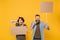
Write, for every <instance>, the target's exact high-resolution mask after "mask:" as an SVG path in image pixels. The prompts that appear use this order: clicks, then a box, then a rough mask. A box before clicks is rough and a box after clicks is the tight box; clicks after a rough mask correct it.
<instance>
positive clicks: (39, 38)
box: [31, 14, 49, 40]
mask: <svg viewBox="0 0 60 40" xmlns="http://www.w3.org/2000/svg"><path fill="white" fill-rule="evenodd" d="M44 28H46V29H48V30H49V27H48V26H47V25H46V24H44V23H43V22H41V21H40V15H38V14H37V15H35V21H34V22H32V24H31V29H33V35H32V40H44Z"/></svg>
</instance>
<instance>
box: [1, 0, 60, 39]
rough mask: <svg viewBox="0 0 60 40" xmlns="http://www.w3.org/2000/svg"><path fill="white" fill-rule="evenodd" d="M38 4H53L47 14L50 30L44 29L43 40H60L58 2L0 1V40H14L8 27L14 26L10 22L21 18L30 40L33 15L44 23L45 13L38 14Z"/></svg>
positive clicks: (59, 1)
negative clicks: (37, 16) (36, 15)
mask: <svg viewBox="0 0 60 40" xmlns="http://www.w3.org/2000/svg"><path fill="white" fill-rule="evenodd" d="M40 2H53V3H54V4H53V12H52V13H48V25H49V26H50V30H49V31H48V30H46V29H44V32H45V33H44V38H45V40H60V0H0V40H16V38H15V35H11V33H10V27H11V26H14V24H11V23H10V20H11V19H13V20H17V18H18V17H19V16H23V17H24V19H25V23H26V24H27V27H28V31H29V32H28V34H27V36H26V38H27V40H31V38H32V31H31V30H30V24H31V22H32V21H33V20H34V17H35V14H40V15H41V18H40V19H41V21H43V22H46V16H45V13H41V12H40Z"/></svg>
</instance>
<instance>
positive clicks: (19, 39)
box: [16, 17, 26, 40]
mask: <svg viewBox="0 0 60 40" xmlns="http://www.w3.org/2000/svg"><path fill="white" fill-rule="evenodd" d="M20 26H22V27H26V25H25V24H24V18H23V17H19V18H18V20H17V23H16V27H20ZM16 39H17V40H26V38H25V35H16Z"/></svg>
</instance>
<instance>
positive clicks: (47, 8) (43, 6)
mask: <svg viewBox="0 0 60 40" xmlns="http://www.w3.org/2000/svg"><path fill="white" fill-rule="evenodd" d="M40 10H41V11H40V12H52V11H53V2H41V3H40Z"/></svg>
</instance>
